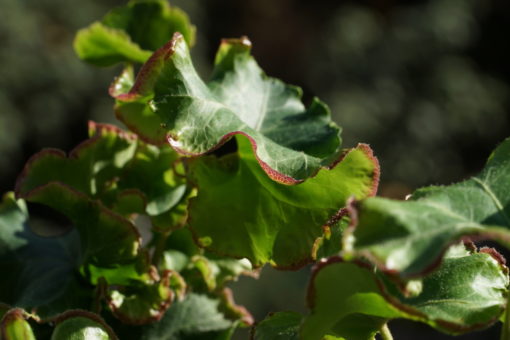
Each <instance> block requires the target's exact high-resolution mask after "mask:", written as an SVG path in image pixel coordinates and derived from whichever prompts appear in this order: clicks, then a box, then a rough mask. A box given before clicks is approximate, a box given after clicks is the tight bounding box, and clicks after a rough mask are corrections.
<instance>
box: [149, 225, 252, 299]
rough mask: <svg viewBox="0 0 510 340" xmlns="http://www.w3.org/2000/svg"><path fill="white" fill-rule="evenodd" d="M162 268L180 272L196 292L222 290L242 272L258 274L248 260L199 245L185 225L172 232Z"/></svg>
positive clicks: (244, 273)
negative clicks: (206, 249) (213, 251)
mask: <svg viewBox="0 0 510 340" xmlns="http://www.w3.org/2000/svg"><path fill="white" fill-rule="evenodd" d="M159 267H160V270H168V269H169V270H176V271H179V272H180V274H181V275H182V276H183V277H184V279H185V280H186V282H187V283H188V284H190V285H191V286H192V287H193V289H194V290H195V291H203V292H212V291H215V290H220V289H221V288H223V287H224V286H225V284H226V283H227V282H228V281H232V280H237V278H238V277H239V276H240V275H252V276H256V272H253V271H252V266H251V264H250V261H248V260H246V259H241V260H237V259H231V258H224V257H221V256H217V255H215V254H211V253H209V252H204V251H203V249H200V248H198V247H197V246H196V245H195V243H194V241H193V237H192V235H191V232H190V231H189V230H188V229H186V228H184V229H180V230H177V231H174V232H172V234H171V235H170V237H169V238H168V240H167V244H166V250H165V251H164V253H163V261H162V263H161V264H160V266H159Z"/></svg>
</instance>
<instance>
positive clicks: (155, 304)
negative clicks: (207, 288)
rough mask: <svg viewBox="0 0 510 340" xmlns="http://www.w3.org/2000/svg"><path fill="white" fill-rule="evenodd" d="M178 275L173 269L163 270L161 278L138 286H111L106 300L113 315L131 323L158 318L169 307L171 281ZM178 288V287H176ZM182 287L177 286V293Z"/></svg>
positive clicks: (139, 323)
mask: <svg viewBox="0 0 510 340" xmlns="http://www.w3.org/2000/svg"><path fill="white" fill-rule="evenodd" d="M175 277H178V278H179V279H178V280H179V282H181V283H182V282H184V281H183V280H182V278H180V275H179V274H178V273H177V272H174V271H170V270H167V271H164V272H163V273H162V277H161V279H159V278H158V279H157V280H155V281H153V282H151V283H147V284H144V285H139V286H118V285H115V286H111V287H110V288H109V289H108V293H107V297H106V299H107V302H108V306H109V307H110V309H111V311H112V313H113V315H115V317H117V318H118V319H120V320H121V321H122V322H124V323H127V324H131V325H144V324H148V323H152V322H155V321H158V320H160V319H161V318H162V317H163V315H164V314H165V312H166V311H167V309H168V308H169V307H170V305H171V303H172V301H173V299H174V295H175V294H174V292H173V290H172V289H171V286H170V284H171V281H174V280H173V278H175ZM178 288H179V287H178ZM180 290H182V287H180V288H179V294H182V292H181V291H180Z"/></svg>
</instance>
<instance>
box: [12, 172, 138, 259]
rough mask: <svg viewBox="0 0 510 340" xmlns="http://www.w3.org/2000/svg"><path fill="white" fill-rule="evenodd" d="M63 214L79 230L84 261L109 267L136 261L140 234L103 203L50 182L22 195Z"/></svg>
mask: <svg viewBox="0 0 510 340" xmlns="http://www.w3.org/2000/svg"><path fill="white" fill-rule="evenodd" d="M22 197H23V198H25V199H26V200H27V201H30V202H34V203H41V204H44V205H47V206H48V207H50V208H52V209H54V210H56V211H59V212H61V213H62V214H63V215H65V216H66V217H68V218H69V219H70V220H71V221H72V222H73V225H74V226H75V227H76V229H77V231H78V233H79V235H80V237H79V239H80V244H81V249H82V252H83V257H84V260H83V261H84V262H85V263H90V264H93V265H97V266H99V267H110V266H116V265H119V264H126V263H130V262H132V261H134V260H135V259H136V257H137V254H138V252H139V246H140V235H139V234H138V231H137V230H136V228H135V227H134V225H133V224H132V223H131V222H129V221H128V220H126V219H124V218H122V217H121V216H120V215H117V214H114V213H113V212H111V211H110V210H108V209H106V208H105V207H104V206H103V205H102V204H101V203H100V202H98V201H94V200H91V199H90V198H88V197H87V196H85V195H83V194H81V193H80V192H77V191H75V190H73V189H72V188H70V187H68V186H66V185H64V184H62V183H60V182H50V183H48V184H46V185H44V186H41V187H38V188H36V189H34V190H32V191H30V192H29V193H27V194H25V195H23V196H22Z"/></svg>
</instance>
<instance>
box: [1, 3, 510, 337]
mask: <svg viewBox="0 0 510 340" xmlns="http://www.w3.org/2000/svg"><path fill="white" fill-rule="evenodd" d="M123 3H124V1H122V0H82V1H79V2H76V1H68V0H0V110H1V111H0V154H1V155H2V156H1V157H0V188H1V189H2V190H1V191H2V192H4V191H7V190H11V189H12V188H13V186H14V181H15V178H16V175H17V173H19V172H20V170H21V169H22V166H23V164H24V162H25V161H26V159H27V158H28V157H29V156H30V155H31V154H33V153H35V152H37V151H38V150H40V149H41V148H43V147H57V148H61V149H64V150H70V149H71V148H72V147H73V146H75V145H76V144H78V143H79V142H80V141H82V140H83V139H85V138H86V121H87V120H88V119H93V120H96V121H101V122H115V120H114V117H113V114H112V104H113V100H112V99H111V98H109V97H108V95H107V87H108V85H109V83H110V81H111V80H112V78H113V77H114V76H115V75H116V74H117V73H118V71H119V70H118V69H115V68H110V69H100V70H98V69H96V68H94V67H91V66H88V65H86V64H84V63H82V62H80V61H79V60H78V59H77V58H76V57H75V55H74V52H73V50H72V40H73V36H74V33H75V32H76V30H77V29H79V28H81V27H84V26H86V25H88V24H89V23H91V22H92V21H93V20H95V19H98V18H100V17H101V16H102V15H103V14H105V13H106V12H107V11H108V10H109V9H110V8H111V7H113V6H118V5H122V4H123ZM171 3H172V4H174V5H176V6H178V7H181V8H182V9H184V10H185V11H187V12H188V13H189V15H190V17H191V19H192V21H193V23H194V24H195V25H196V26H197V29H198V42H197V45H196V46H195V48H194V50H193V54H194V58H195V61H196V63H197V68H198V69H199V71H200V72H201V73H202V75H203V76H204V77H205V78H207V76H208V74H209V72H210V67H211V61H212V59H213V56H214V53H215V50H216V47H217V45H218V42H219V41H220V39H221V38H223V37H238V36H241V35H247V36H248V37H249V38H250V39H251V40H252V42H253V45H254V48H253V54H254V55H255V56H256V58H257V60H258V61H259V63H260V64H261V66H262V68H263V69H264V70H265V71H266V72H267V73H268V74H269V75H271V76H274V77H278V78H281V79H283V80H284V81H286V82H288V83H292V84H295V85H299V86H301V87H303V89H304V91H305V101H310V99H311V98H312V97H313V96H318V97H320V98H321V99H323V100H324V101H326V102H327V103H328V104H329V105H330V107H331V109H332V112H333V117H334V119H335V121H336V122H338V123H339V124H340V125H341V126H342V127H343V129H344V132H343V138H344V145H345V146H346V147H349V146H354V145H356V144H357V143H358V142H365V143H369V144H371V146H372V148H373V149H374V150H375V153H376V155H377V156H378V157H379V160H380V162H381V167H382V178H381V180H382V181H381V187H380V191H379V193H380V194H381V195H384V196H389V197H394V198H402V197H404V196H405V195H406V194H408V193H409V192H411V191H412V190H413V189H414V188H416V187H419V186H423V185H428V184H449V183H451V182H453V181H458V180H461V179H463V178H466V177H468V176H470V175H472V174H474V173H476V172H477V171H478V170H479V169H480V168H481V167H482V166H483V163H484V161H485V159H486V158H487V156H488V155H489V153H490V151H491V150H492V149H493V148H494V147H495V146H496V145H497V144H498V143H499V142H501V141H502V140H503V139H504V138H505V137H507V136H509V135H510V115H509V113H510V101H509V99H510V62H509V60H510V41H509V39H510V2H509V1H508V0H428V1H405V2H404V1H401V2H399V1H391V0H372V1H368V0H367V1H350V2H349V1H340V0H336V1H333V0H332V1H325V0H315V1H304V0H279V1H273V0H244V1H236V0H223V1H220V0H180V1H178V0H175V1H173V2H171ZM308 273H309V268H306V269H304V270H301V271H299V272H276V271H274V270H272V269H270V268H265V269H264V270H263V271H262V275H261V278H260V279H259V280H258V281H255V280H253V279H250V278H243V279H241V280H240V282H238V283H236V284H235V285H233V287H234V289H235V292H236V296H237V300H238V301H239V302H240V303H244V304H246V305H247V306H248V307H249V309H250V310H251V311H252V312H253V314H254V315H255V317H256V318H257V319H258V320H260V319H261V318H263V317H264V316H265V314H266V313H267V312H269V311H272V310H284V309H294V310H299V311H304V310H305V309H304V294H305V288H306V284H307V280H308ZM390 327H391V328H393V329H395V331H394V333H395V337H396V339H408V338H411V337H412V338H413V339H428V338H430V337H432V336H434V337H435V338H436V339H442V338H441V336H440V335H438V334H437V333H436V332H434V331H432V330H429V328H427V327H426V326H422V325H417V324H411V323H408V322H399V321H395V322H392V323H391V324H390ZM243 336H245V335H243V334H241V335H239V338H242V337H243ZM480 338H483V339H497V338H498V326H495V327H493V328H492V329H491V330H490V331H488V332H485V333H475V334H473V335H468V336H463V337H459V338H458V339H480Z"/></svg>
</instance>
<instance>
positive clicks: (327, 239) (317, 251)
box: [312, 211, 350, 259]
mask: <svg viewBox="0 0 510 340" xmlns="http://www.w3.org/2000/svg"><path fill="white" fill-rule="evenodd" d="M343 212H345V211H343ZM349 223H350V219H349V218H348V217H347V216H342V217H341V219H340V221H338V223H335V224H333V225H332V226H324V227H323V229H324V235H323V236H321V237H319V238H318V239H317V240H316V242H315V244H314V246H313V253H312V257H313V258H314V259H321V258H326V257H330V256H334V255H338V254H339V253H340V251H341V250H342V239H343V238H342V237H343V234H344V231H345V230H346V229H347V227H348V226H349Z"/></svg>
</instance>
